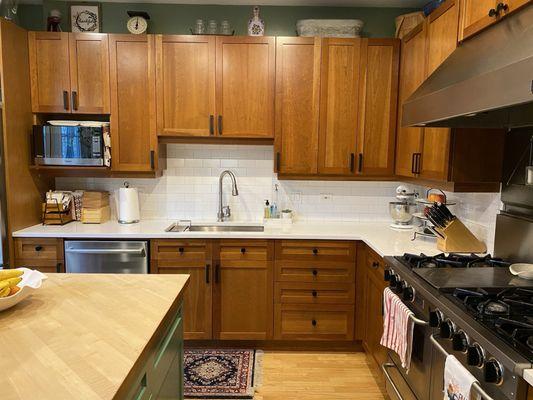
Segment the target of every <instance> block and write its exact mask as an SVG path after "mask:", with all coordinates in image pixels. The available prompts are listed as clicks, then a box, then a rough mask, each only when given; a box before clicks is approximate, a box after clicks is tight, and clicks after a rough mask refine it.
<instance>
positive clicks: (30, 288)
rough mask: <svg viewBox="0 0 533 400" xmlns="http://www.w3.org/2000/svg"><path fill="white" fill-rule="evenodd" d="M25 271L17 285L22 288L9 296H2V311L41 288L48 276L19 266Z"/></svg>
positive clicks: (0, 309)
mask: <svg viewBox="0 0 533 400" xmlns="http://www.w3.org/2000/svg"><path fill="white" fill-rule="evenodd" d="M18 269H19V270H22V271H24V274H23V275H22V281H21V282H20V283H19V284H18V285H17V286H19V287H20V290H19V291H18V292H17V293H15V294H13V295H11V296H8V297H2V298H0V311H3V310H7V309H8V308H11V307H13V306H14V305H16V304H18V303H20V302H21V301H22V300H24V299H25V298H27V297H29V296H30V295H31V294H32V293H33V292H35V291H36V290H37V289H39V288H40V287H41V285H42V283H43V281H44V280H45V279H46V278H47V276H46V275H45V274H43V273H41V272H39V271H36V270H31V269H29V268H18Z"/></svg>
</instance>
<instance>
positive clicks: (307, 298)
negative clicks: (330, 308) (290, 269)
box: [275, 282, 355, 304]
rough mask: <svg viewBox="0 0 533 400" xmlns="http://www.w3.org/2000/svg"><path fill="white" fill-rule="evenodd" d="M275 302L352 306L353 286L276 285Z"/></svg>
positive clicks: (319, 284)
mask: <svg viewBox="0 0 533 400" xmlns="http://www.w3.org/2000/svg"><path fill="white" fill-rule="evenodd" d="M275 301H276V303H281V304H354V302H355V284H353V283H352V284H350V283H307V282H300V283H296V282H281V283H276V290H275Z"/></svg>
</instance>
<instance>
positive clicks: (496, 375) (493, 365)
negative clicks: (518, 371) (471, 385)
mask: <svg viewBox="0 0 533 400" xmlns="http://www.w3.org/2000/svg"><path fill="white" fill-rule="evenodd" d="M502 380H503V367H502V366H501V364H500V363H499V362H498V361H496V360H495V359H494V358H491V359H490V360H488V361H487V362H486V363H485V382H488V383H494V384H496V385H498V384H500V383H501V382H502Z"/></svg>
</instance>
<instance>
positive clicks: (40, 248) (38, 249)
mask: <svg viewBox="0 0 533 400" xmlns="http://www.w3.org/2000/svg"><path fill="white" fill-rule="evenodd" d="M42 249H43V246H41V245H37V246H35V251H41V250H42Z"/></svg>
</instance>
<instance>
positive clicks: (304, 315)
mask: <svg viewBox="0 0 533 400" xmlns="http://www.w3.org/2000/svg"><path fill="white" fill-rule="evenodd" d="M275 307H276V313H275V315H276V317H275V331H276V336H275V338H276V339H307V340H352V339H353V325H354V320H353V319H354V307H353V306H351V305H327V306H322V305H321V306H318V305H308V304H303V305H287V304H276V306H275Z"/></svg>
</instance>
